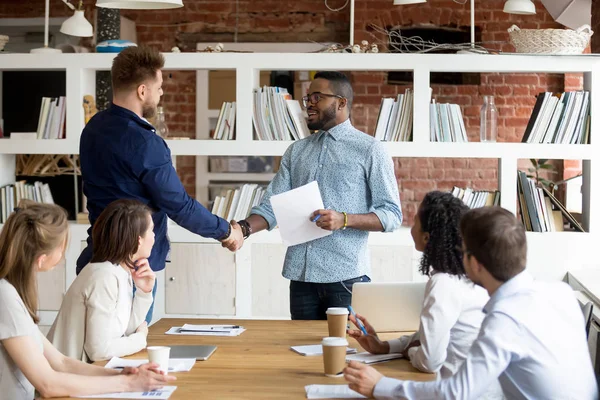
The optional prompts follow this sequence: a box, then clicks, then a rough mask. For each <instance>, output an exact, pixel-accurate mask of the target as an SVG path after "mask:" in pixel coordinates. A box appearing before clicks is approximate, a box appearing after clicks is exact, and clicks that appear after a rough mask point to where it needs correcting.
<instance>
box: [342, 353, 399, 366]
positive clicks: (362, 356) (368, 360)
mask: <svg viewBox="0 0 600 400" xmlns="http://www.w3.org/2000/svg"><path fill="white" fill-rule="evenodd" d="M395 358H402V354H400V353H389V354H371V353H368V352H366V351H365V352H363V353H358V354H352V355H349V356H347V357H346V361H348V362H350V361H358V362H361V363H365V364H374V363H379V362H384V361H390V360H393V359H395Z"/></svg>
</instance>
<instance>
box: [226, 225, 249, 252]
mask: <svg viewBox="0 0 600 400" xmlns="http://www.w3.org/2000/svg"><path fill="white" fill-rule="evenodd" d="M229 224H230V226H231V232H230V233H229V236H227V237H226V238H225V239H222V240H221V246H223V247H226V248H227V249H229V250H230V251H232V252H236V251H238V250H239V249H241V248H242V246H243V245H244V232H243V231H242V227H241V226H240V224H238V223H237V222H236V221H234V220H232V221H231V222H230V223H229Z"/></svg>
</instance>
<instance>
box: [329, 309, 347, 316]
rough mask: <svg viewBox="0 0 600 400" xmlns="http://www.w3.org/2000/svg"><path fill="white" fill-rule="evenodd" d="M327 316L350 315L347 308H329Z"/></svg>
mask: <svg viewBox="0 0 600 400" xmlns="http://www.w3.org/2000/svg"><path fill="white" fill-rule="evenodd" d="M326 313H327V314H329V315H348V314H349V312H348V309H347V308H345V307H329V308H328V309H327V312H326Z"/></svg>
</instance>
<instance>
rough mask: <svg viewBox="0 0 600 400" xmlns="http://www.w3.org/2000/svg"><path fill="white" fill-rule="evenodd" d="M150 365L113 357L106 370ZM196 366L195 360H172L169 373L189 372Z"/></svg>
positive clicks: (145, 361) (139, 361) (141, 361)
mask: <svg viewBox="0 0 600 400" xmlns="http://www.w3.org/2000/svg"><path fill="white" fill-rule="evenodd" d="M146 363H148V360H126V359H124V358H119V357H113V358H111V359H110V361H109V362H108V363H107V364H106V365H105V366H104V368H111V369H123V368H125V367H139V366H140V365H142V364H146ZM194 364H196V359H195V358H171V359H169V372H188V371H190V370H191V369H192V367H193V366H194Z"/></svg>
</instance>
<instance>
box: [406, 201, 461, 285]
mask: <svg viewBox="0 0 600 400" xmlns="http://www.w3.org/2000/svg"><path fill="white" fill-rule="evenodd" d="M468 210H469V207H467V206H466V205H465V203H463V201H462V200H460V199H458V198H456V197H454V196H453V195H452V193H446V192H439V191H434V192H429V193H427V194H426V195H425V198H424V199H423V201H422V202H421V206H420V207H419V212H418V213H417V218H419V221H420V222H421V230H422V231H423V232H427V233H429V240H428V241H427V244H426V245H425V250H423V257H422V258H421V265H420V267H419V272H421V273H422V274H423V275H427V276H429V275H430V274H431V269H432V268H433V269H434V270H435V271H437V272H445V273H447V274H450V275H459V276H464V275H465V269H464V266H463V263H462V253H461V251H460V250H459V249H460V246H461V245H462V238H461V235H460V229H459V224H460V219H461V217H462V216H463V215H464V214H465V213H466V212H467V211H468Z"/></svg>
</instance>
